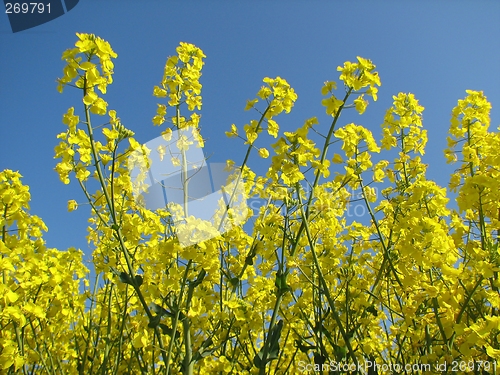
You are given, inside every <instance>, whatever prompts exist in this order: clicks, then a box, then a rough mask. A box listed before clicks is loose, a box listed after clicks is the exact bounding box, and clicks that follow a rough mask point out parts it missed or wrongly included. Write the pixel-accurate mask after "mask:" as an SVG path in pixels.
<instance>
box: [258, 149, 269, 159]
mask: <svg viewBox="0 0 500 375" xmlns="http://www.w3.org/2000/svg"><path fill="white" fill-rule="evenodd" d="M259 156H260V157H261V158H263V159H267V158H268V157H269V151H267V149H265V148H260V149H259Z"/></svg>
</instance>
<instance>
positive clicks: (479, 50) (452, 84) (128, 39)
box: [0, 0, 500, 254]
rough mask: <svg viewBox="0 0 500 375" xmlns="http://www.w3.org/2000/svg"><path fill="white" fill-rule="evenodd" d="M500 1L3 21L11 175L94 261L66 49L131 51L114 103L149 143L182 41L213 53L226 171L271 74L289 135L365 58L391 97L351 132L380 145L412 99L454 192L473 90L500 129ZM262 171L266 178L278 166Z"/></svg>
mask: <svg viewBox="0 0 500 375" xmlns="http://www.w3.org/2000/svg"><path fill="white" fill-rule="evenodd" d="M499 20H500V2H499V1H493V0H492V1H460V0H455V1H263V0H262V1H249V0H248V1H111V0H99V1H98V0H80V3H79V4H78V5H77V6H76V7H75V8H74V9H73V10H71V11H70V12H68V13H67V14H66V15H63V16H61V17H59V18H57V19H56V20H54V21H51V22H49V23H46V24H43V25H41V26H38V27H36V28H33V29H29V30H26V31H23V32H19V33H16V34H13V33H12V32H11V29H10V26H9V24H8V19H7V15H5V14H3V15H2V16H0V56H1V57H0V170H3V169H5V168H9V169H13V170H18V171H20V173H21V174H22V175H23V176H24V179H23V180H24V183H25V184H28V185H30V187H31V194H32V203H31V212H32V213H33V214H36V215H38V216H41V217H42V218H43V220H44V221H45V222H46V224H47V225H48V227H49V232H48V233H47V234H46V235H45V239H46V241H47V245H48V246H49V247H56V248H59V249H66V248H68V247H71V246H74V247H77V248H81V249H82V250H84V251H85V252H86V253H87V254H88V253H89V249H88V247H87V244H86V240H85V236H86V227H87V223H86V219H87V218H88V216H89V213H90V210H89V209H88V208H86V207H82V208H79V209H78V210H77V211H76V212H72V213H68V212H67V201H68V200H69V199H75V200H77V201H80V202H82V201H84V199H83V194H82V192H81V191H80V189H79V186H78V185H77V184H76V183H75V181H73V182H72V183H71V184H70V185H63V184H62V183H61V182H60V181H59V177H58V175H57V173H56V172H55V171H54V170H53V169H54V167H55V165H56V160H54V159H53V156H54V147H55V146H56V144H57V143H58V140H57V139H56V134H58V133H60V132H62V131H65V129H66V126H65V125H64V124H62V122H61V119H62V115H63V113H65V112H66V110H67V109H68V108H69V107H71V106H75V107H76V108H77V110H78V111H80V110H81V99H80V92H79V91H77V90H72V89H69V88H67V89H66V91H65V92H64V93H63V94H62V95H61V94H59V93H58V92H57V91H56V82H55V80H56V78H57V77H61V76H62V68H63V62H62V61H61V53H62V52H63V51H64V50H65V49H67V48H70V47H72V46H73V45H74V43H75V41H76V36H75V33H76V32H85V33H94V34H96V35H99V36H100V37H102V38H103V39H105V40H108V41H109V42H110V43H111V45H112V47H113V48H114V50H115V51H116V52H117V53H118V59H117V60H116V61H115V75H114V80H115V82H114V84H113V85H111V86H110V87H109V88H108V95H106V97H105V99H106V100H107V101H108V103H109V108H110V109H116V110H117V112H118V115H119V117H121V119H122V122H123V123H124V124H125V125H126V126H127V127H128V128H131V129H132V130H133V131H134V132H135V133H136V139H137V140H138V141H139V142H142V143H145V142H147V141H149V140H151V139H153V138H155V137H157V136H158V135H159V131H160V129H159V128H157V127H153V126H152V122H151V118H152V117H153V116H154V114H155V110H156V102H157V101H156V98H154V97H153V96H152V90H153V86H154V85H156V84H158V83H159V81H160V80H161V78H162V74H163V66H164V64H165V61H166V58H167V56H169V55H173V54H175V47H176V46H177V45H178V43H179V42H180V41H184V42H189V43H193V44H196V45H197V46H198V47H200V48H202V49H203V51H204V52H205V54H206V55H207V58H206V64H205V67H204V70H203V76H202V84H203V92H202V94H203V101H204V102H203V110H202V116H203V117H202V121H201V125H202V135H203V136H204V137H205V138H208V141H207V145H206V149H205V154H206V155H211V157H212V159H211V160H212V161H215V162H223V161H225V160H226V159H228V158H231V159H233V160H235V161H236V162H237V163H238V162H241V160H242V158H243V155H244V154H243V151H244V148H243V147H242V143H243V142H242V141H240V140H235V139H227V138H226V137H225V135H224V131H226V130H228V129H229V127H230V125H231V123H235V124H236V125H238V127H242V126H243V125H244V124H245V123H247V122H248V121H249V120H250V119H251V118H253V117H255V115H254V114H253V113H250V112H244V111H243V108H244V106H245V102H246V100H247V99H252V98H253V97H254V95H255V93H256V92H257V90H258V89H259V87H260V86H261V83H262V78H263V77H265V76H270V77H274V76H278V75H279V76H281V77H283V78H285V79H286V80H288V82H289V83H290V84H291V85H292V87H294V88H295V90H296V92H297V93H298V96H299V98H298V101H297V103H296V106H295V108H294V110H293V111H292V113H291V114H290V115H287V116H280V117H278V119H277V120H278V123H280V125H281V126H282V128H284V129H285V130H290V129H294V128H296V127H298V126H301V125H302V123H303V121H304V120H305V119H306V118H309V117H312V116H317V117H318V119H319V121H320V125H319V127H318V129H319V130H321V129H325V128H326V127H327V126H328V125H329V122H330V121H329V119H328V117H327V116H326V115H325V113H324V108H323V107H322V106H321V104H320V103H321V98H322V97H321V93H320V89H321V86H322V84H323V82H324V81H326V80H337V78H338V72H337V71H336V67H337V66H338V65H341V64H342V63H343V62H344V61H346V60H351V61H352V60H354V59H355V58H356V56H357V55H359V56H362V57H365V58H369V59H371V60H373V62H374V63H375V64H376V65H377V70H378V72H379V74H380V77H381V81H382V86H381V88H380V91H379V101H378V102H376V103H373V102H372V103H370V105H369V107H368V110H367V112H366V113H365V115H363V116H359V115H357V114H355V113H354V112H351V114H349V116H347V117H346V119H345V120H344V121H342V124H345V123H347V122H356V123H358V124H362V125H364V126H366V127H368V128H369V129H370V130H372V132H374V135H375V137H376V139H377V138H378V137H379V135H380V124H381V123H382V121H383V115H384V112H385V110H386V109H387V108H389V106H390V105H391V104H392V95H395V94H397V93H398V92H400V91H402V92H412V93H414V94H415V95H416V97H417V98H418V99H419V100H420V103H421V104H422V105H423V106H424V107H425V108H426V110H425V112H424V126H425V127H426V129H428V132H429V143H428V147H427V154H426V155H425V157H424V162H426V163H428V164H430V167H429V173H428V176H429V177H430V178H432V179H434V180H435V181H437V182H438V183H439V184H440V185H442V186H446V185H447V182H448V175H449V173H450V171H451V169H450V167H449V166H447V165H446V163H445V159H444V156H443V152H442V150H443V148H444V147H445V146H446V132H447V129H448V127H449V118H450V112H451V109H452V108H453V107H454V106H455V105H456V102H457V100H458V99H460V98H463V97H464V96H465V90H466V89H473V90H483V91H484V92H485V94H486V95H487V97H488V99H489V100H490V101H491V102H492V104H493V110H492V117H491V118H492V129H496V128H497V127H498V125H499V124H500V111H499V109H498V108H499V106H500V69H499V68H500V23H499ZM256 160H257V159H254V161H253V162H252V163H251V164H250V165H251V166H252V167H254V168H255V169H257V170H260V171H261V172H262V171H263V170H264V167H265V165H266V162H263V161H262V159H261V161H260V162H259V161H258V160H257V161H256Z"/></svg>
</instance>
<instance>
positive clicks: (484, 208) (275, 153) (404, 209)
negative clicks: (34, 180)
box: [0, 34, 500, 375]
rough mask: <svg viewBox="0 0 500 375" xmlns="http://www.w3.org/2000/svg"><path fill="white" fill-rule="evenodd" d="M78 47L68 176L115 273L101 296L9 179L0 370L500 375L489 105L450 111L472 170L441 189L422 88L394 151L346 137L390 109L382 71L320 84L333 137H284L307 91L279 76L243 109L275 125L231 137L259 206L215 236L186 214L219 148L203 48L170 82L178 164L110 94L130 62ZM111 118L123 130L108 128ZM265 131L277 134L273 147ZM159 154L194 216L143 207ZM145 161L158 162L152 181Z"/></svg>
mask: <svg viewBox="0 0 500 375" xmlns="http://www.w3.org/2000/svg"><path fill="white" fill-rule="evenodd" d="M77 36H78V41H77V42H76V44H75V48H73V49H69V50H67V51H66V52H64V53H63V60H64V61H65V63H66V65H65V67H64V68H63V74H64V76H63V78H61V79H60V80H59V86H58V90H60V91H62V89H63V88H64V87H65V86H66V85H68V84H70V83H72V82H74V86H76V88H77V89H80V90H82V94H83V95H82V97H83V103H81V110H80V111H81V113H80V114H77V113H79V110H77V109H75V108H73V107H71V108H70V109H68V111H67V112H66V113H65V114H64V115H63V124H64V125H65V127H66V128H65V129H66V130H65V131H64V132H61V133H59V134H58V135H57V138H58V140H59V144H58V145H57V146H56V147H55V157H56V158H57V159H60V160H59V163H58V164H57V166H56V168H55V169H56V171H57V172H58V174H59V177H60V179H61V181H62V182H63V183H70V181H71V180H72V179H73V180H74V181H75V182H76V183H78V184H79V185H80V186H81V187H82V190H83V195H82V196H81V197H78V198H77V200H75V199H72V200H70V201H69V202H68V210H69V211H74V210H75V209H77V207H78V206H79V205H81V204H88V205H90V207H91V209H92V215H91V217H90V219H89V228H88V229H89V230H88V236H87V240H88V242H89V246H91V247H92V249H93V253H92V260H93V266H94V268H95V271H96V274H97V279H96V280H95V282H94V285H93V286H90V285H89V284H90V283H89V280H88V279H87V277H88V276H87V273H88V271H87V269H86V268H85V267H84V266H83V264H82V259H81V252H80V251H77V250H75V249H69V250H67V251H58V250H54V249H47V248H46V247H45V244H44V241H43V239H42V233H43V232H44V231H46V230H47V227H46V226H45V224H44V223H43V221H42V220H41V219H40V218H38V217H36V216H34V215H31V214H29V211H28V210H29V200H30V194H29V188H28V187H27V186H24V185H23V184H22V183H21V176H20V174H19V173H17V172H13V171H10V170H5V171H3V172H1V173H0V212H1V213H2V214H1V216H0V217H1V227H2V240H1V241H0V253H1V255H2V256H1V259H0V266H1V267H0V272H1V273H2V278H1V280H0V291H1V293H0V296H1V298H0V324H1V326H0V328H1V329H0V372H2V373H7V374H8V373H12V374H15V373H20V374H21V373H40V374H42V373H61V374H62V373H64V374H75V375H76V374H94V373H116V374H125V373H128V374H143V373H148V374H149V373H158V374H189V375H191V374H214V373H224V374H259V375H264V374H271V373H272V374H295V373H299V372H304V371H309V372H312V371H316V372H318V373H320V372H321V371H323V372H324V373H326V372H327V371H330V372H335V371H336V370H334V369H333V368H330V367H328V366H330V365H331V364H333V363H337V364H339V363H345V364H348V365H349V364H350V365H352V366H355V368H359V367H361V368H366V367H365V366H366V365H367V363H368V362H369V363H371V364H373V363H376V364H377V365H378V366H383V365H385V366H386V367H387V368H388V366H389V365H401V366H404V365H405V364H406V365H408V364H416V363H419V364H428V365H430V366H431V369H430V370H425V371H420V373H422V374H433V373H436V372H437V371H436V370H435V369H436V367H435V366H436V365H438V364H442V363H444V362H445V361H446V362H447V363H448V364H450V363H452V362H453V361H455V362H457V363H473V364H474V366H475V368H474V370H476V373H492V372H491V371H492V369H493V365H494V361H495V360H498V359H500V345H499V342H498V339H497V336H498V334H499V332H500V320H499V318H498V309H499V308H500V297H499V287H500V281H499V280H498V272H499V271H500V255H499V252H498V250H499V249H498V241H499V239H498V234H499V231H500V216H499V215H500V203H499V202H500V182H499V181H500V176H499V171H500V151H499V150H500V135H499V133H498V132H495V131H490V130H489V125H490V117H489V111H490V109H491V104H490V103H489V102H488V101H487V99H486V97H485V95H484V94H483V93H482V92H477V91H470V90H469V91H467V92H466V93H467V96H466V97H465V98H464V99H462V100H459V102H458V105H457V106H456V107H455V108H454V109H453V110H452V118H451V124H450V130H449V137H448V139H447V142H448V147H447V149H446V150H445V156H446V158H447V160H448V162H450V163H454V164H457V165H456V169H455V172H454V173H453V174H452V176H451V177H450V183H449V186H448V188H444V187H441V186H439V185H438V184H437V183H435V182H434V181H432V180H429V179H428V178H427V176H426V172H427V165H426V164H424V163H423V162H422V155H423V154H424V153H425V146H426V142H427V133H426V130H425V129H423V121H422V113H423V110H424V108H423V107H422V106H421V105H420V104H419V103H418V100H417V99H416V98H415V96H414V95H413V94H404V93H399V94H398V95H395V96H394V97H393V105H392V107H391V108H389V109H388V111H387V112H386V114H385V116H384V119H383V123H382V131H381V136H380V138H379V139H377V138H376V135H374V134H373V133H372V132H371V131H369V130H368V129H367V128H365V127H364V126H362V125H360V124H354V123H347V124H344V125H340V123H339V119H340V118H341V116H342V114H343V112H344V111H345V110H349V109H350V108H354V109H356V111H357V112H358V113H359V114H363V113H364V112H365V111H366V109H367V104H368V101H367V100H366V99H365V98H366V97H368V96H371V97H372V99H373V100H374V101H376V100H377V93H378V88H377V86H380V84H381V82H380V78H379V76H378V73H377V72H376V71H375V65H374V64H373V63H372V62H371V61H370V60H368V59H364V58H361V57H358V58H357V60H356V61H355V62H349V61H347V62H345V63H344V64H343V66H340V67H338V71H339V72H340V76H339V78H338V79H339V80H340V81H342V82H343V84H344V87H343V88H342V89H343V91H344V94H343V96H342V98H340V96H338V94H337V84H336V82H335V81H330V80H329V81H326V82H325V84H324V85H323V87H322V88H321V93H322V95H323V96H325V98H324V99H323V100H322V104H323V106H325V107H326V113H327V114H328V115H329V116H332V117H333V120H332V122H331V124H329V125H328V124H326V125H325V124H319V123H318V119H317V118H316V117H311V118H309V119H307V120H305V121H304V122H303V124H302V125H301V126H299V127H298V128H297V129H295V130H288V131H284V132H283V131H281V130H280V126H279V125H278V122H277V119H276V118H277V116H278V115H280V114H282V113H285V114H287V113H289V112H290V111H291V110H292V108H293V106H294V103H295V101H296V100H297V98H298V96H297V94H296V93H295V90H294V89H293V88H292V87H291V86H290V85H289V84H288V82H287V81H286V80H285V79H283V78H281V77H276V78H269V77H266V78H264V81H263V82H264V85H263V86H262V87H261V88H260V89H258V91H257V94H256V96H255V99H251V100H249V101H247V103H246V107H245V110H250V109H254V110H255V113H258V116H257V117H256V118H251V119H249V120H248V122H247V124H246V125H242V126H237V125H236V124H232V125H231V127H230V131H228V132H226V135H227V136H228V137H235V138H236V137H237V138H240V140H241V142H242V143H244V144H245V147H246V156H245V159H244V160H243V162H242V163H241V165H240V166H239V167H238V168H237V172H239V173H234V174H233V175H232V178H233V180H232V182H233V183H235V186H237V184H236V182H238V181H243V186H241V187H240V190H243V191H244V194H241V196H244V197H248V200H249V201H250V200H251V199H259V202H260V203H259V206H258V207H255V206H253V205H251V204H250V205H245V202H243V201H242V200H243V199H240V201H238V197H235V194H234V191H236V190H234V191H232V190H231V189H227V190H224V194H225V195H226V198H227V199H231V200H233V201H234V202H233V201H232V202H231V203H234V204H232V205H229V204H228V203H227V201H223V200H221V201H219V202H218V203H219V207H218V211H217V212H216V214H215V215H214V217H216V219H218V220H220V223H221V225H220V227H219V228H218V229H221V230H217V228H214V227H213V226H211V225H209V223H208V222H207V221H205V220H202V219H201V218H198V217H196V216H193V215H192V214H191V213H190V212H189V210H188V205H187V204H186V202H187V201H188V200H189V198H190V195H189V177H188V174H187V170H186V168H187V167H186V166H187V164H188V160H187V152H188V151H189V150H190V149H191V148H194V147H203V146H204V139H203V137H202V134H201V132H200V130H199V129H200V126H199V125H200V117H201V116H200V114H198V113H197V112H196V111H199V110H200V109H201V106H202V97H201V88H202V85H201V83H200V81H199V80H200V77H201V70H202V67H203V64H204V62H203V59H204V58H205V55H204V53H203V52H202V50H201V49H199V48H198V47H196V46H194V45H192V44H188V43H181V44H180V45H179V47H178V48H177V49H176V52H177V54H176V55H175V56H171V57H169V58H168V59H167V62H166V64H165V68H164V71H163V78H162V80H161V83H160V84H159V85H158V86H156V87H155V88H154V89H153V93H154V96H155V97H157V98H160V99H164V100H165V102H164V103H158V105H157V110H156V114H155V115H154V117H153V124H154V125H163V124H164V123H171V127H167V128H166V129H165V130H163V131H162V132H161V135H162V138H163V139H164V140H165V141H170V140H172V138H173V130H176V131H178V134H179V136H178V137H177V138H176V146H177V149H178V150H179V152H178V154H176V155H171V154H170V151H169V150H168V149H167V147H166V146H164V145H159V146H158V147H156V146H155V147H154V149H153V150H150V149H148V147H146V145H141V144H140V143H139V142H137V141H136V140H135V139H134V138H133V136H134V133H133V132H132V131H131V130H129V129H127V128H126V127H125V126H124V125H123V124H122V123H121V120H120V118H119V117H118V115H117V113H116V111H115V110H111V109H108V105H107V103H106V102H105V101H104V99H103V98H101V97H100V96H99V94H98V93H97V91H96V90H95V88H97V90H98V91H100V93H101V94H105V93H106V86H107V85H108V84H111V83H112V73H113V69H114V64H113V62H112V59H113V58H116V57H117V55H116V53H115V52H114V51H113V50H112V49H111V46H110V45H109V43H108V42H106V41H104V40H102V39H100V38H99V37H97V36H95V35H92V34H77ZM167 113H170V114H171V117H170V118H167ZM252 113H253V111H252ZM94 115H99V116H103V115H107V116H108V117H109V123H108V124H106V125H104V126H98V127H94V126H93V125H92V120H93V118H94V117H95V116H94ZM313 127H314V128H313ZM97 129H99V131H97ZM263 130H265V131H264V132H263ZM311 130H314V131H315V132H317V133H319V134H320V135H321V136H322V137H321V138H320V142H318V143H316V142H314V141H313V140H312V137H310V135H309V133H310V131H311ZM266 133H267V134H266ZM261 136H262V138H264V137H267V139H268V140H269V139H274V140H273V142H274V143H273V144H272V145H271V147H262V146H261V145H260V144H259V143H260V142H261V141H262V140H261V139H259V137H261ZM122 142H123V143H122ZM379 145H380V146H379ZM393 149H394V150H393ZM386 151H389V152H386ZM252 152H254V153H256V154H257V155H258V156H259V157H261V158H264V159H267V158H269V159H270V163H269V168H268V170H267V173H266V174H265V175H264V176H258V175H257V174H256V173H255V172H253V171H252V170H251V169H250V168H249V167H248V161H249V158H250V155H251V154H252ZM154 153H158V154H159V155H160V158H161V160H170V161H172V162H173V163H174V165H176V166H178V167H179V168H181V169H182V183H183V185H182V189H181V190H182V192H183V197H184V203H183V204H171V205H169V207H165V208H158V209H155V210H150V209H148V208H147V206H146V205H145V204H144V202H143V201H142V200H141V199H140V198H138V196H137V194H136V190H137V189H148V188H149V187H148V186H147V185H148V184H147V181H148V168H150V167H151V163H152V159H153V158H152V156H153V155H154ZM375 154H380V156H379V155H376V156H374V155H375ZM384 157H386V158H384ZM375 158H376V159H375ZM131 164H133V165H135V164H137V165H139V166H140V168H139V172H138V176H134V177H135V180H136V182H137V181H139V183H136V184H135V185H134V184H133V183H132V176H131V172H130V169H129V167H130V165H131ZM227 165H228V169H231V170H233V171H234V170H235V166H236V163H235V162H233V161H228V162H227ZM73 177H76V179H75V178H73ZM89 179H94V180H95V181H94V183H93V184H92V186H95V182H97V186H98V188H97V190H96V191H90V190H89V186H91V184H87V182H88V180H89ZM453 193H455V194H456V203H457V206H458V209H457V210H455V209H451V208H450V207H449V205H450V199H451V198H452V197H454V195H453ZM248 206H249V207H248ZM167 208H168V209H167ZM224 220H225V221H226V222H228V223H232V224H234V223H238V225H230V226H227V227H225V226H224V225H223V224H222V223H223V222H224ZM244 223H247V224H251V227H249V228H250V229H249V230H244V229H243V225H242V224H244ZM222 229H224V230H222ZM182 236H184V237H185V238H188V239H189V241H190V242H189V245H188V246H186V245H185V243H181V241H180V238H182ZM481 366H482V367H481ZM486 366H488V367H486ZM351 368H352V367H351ZM483 370H484V371H483ZM460 371H461V373H463V372H465V371H462V370H461V369H460ZM403 372H404V371H401V373H403ZM406 372H407V373H408V371H406ZM470 372H472V371H470ZM361 373H363V372H361ZM379 373H380V374H382V373H383V374H389V373H390V372H389V371H385V370H384V368H382V367H381V370H380V371H379Z"/></svg>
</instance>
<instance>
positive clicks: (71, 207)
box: [68, 199, 78, 212]
mask: <svg viewBox="0 0 500 375" xmlns="http://www.w3.org/2000/svg"><path fill="white" fill-rule="evenodd" d="M77 208H78V203H76V201H75V200H73V199H71V200H69V201H68V211H69V212H72V211H75V210H76V209H77Z"/></svg>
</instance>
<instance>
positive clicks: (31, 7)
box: [5, 3, 50, 14]
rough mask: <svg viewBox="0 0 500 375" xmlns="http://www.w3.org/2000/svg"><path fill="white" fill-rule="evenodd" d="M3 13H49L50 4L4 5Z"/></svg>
mask: <svg viewBox="0 0 500 375" xmlns="http://www.w3.org/2000/svg"><path fill="white" fill-rule="evenodd" d="M5 13H14V14H19V13H50V3H46V4H44V3H5Z"/></svg>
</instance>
